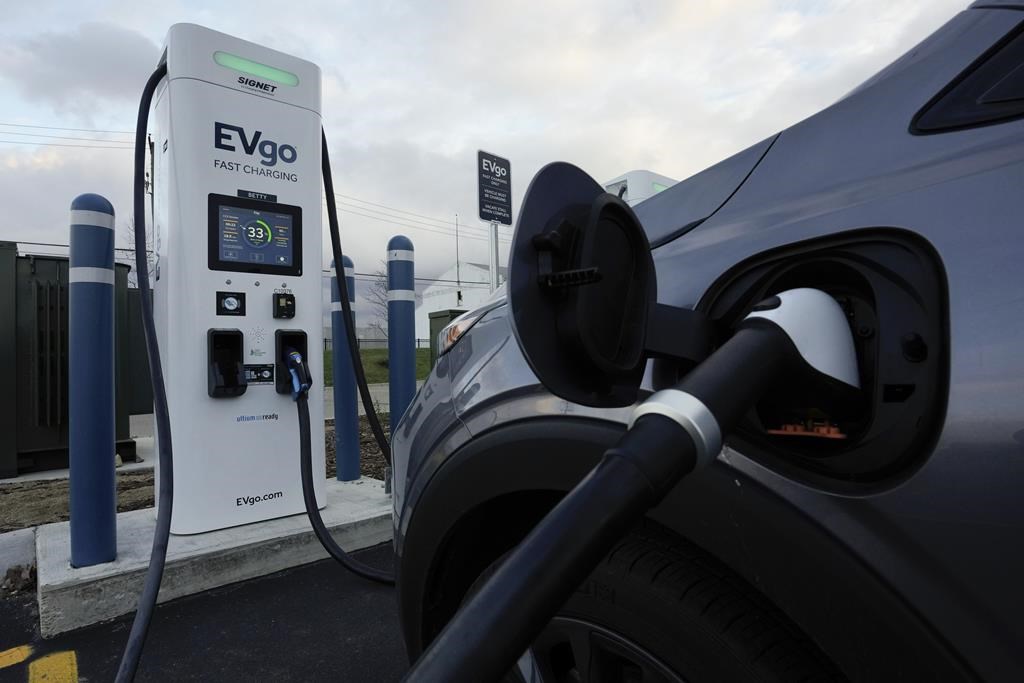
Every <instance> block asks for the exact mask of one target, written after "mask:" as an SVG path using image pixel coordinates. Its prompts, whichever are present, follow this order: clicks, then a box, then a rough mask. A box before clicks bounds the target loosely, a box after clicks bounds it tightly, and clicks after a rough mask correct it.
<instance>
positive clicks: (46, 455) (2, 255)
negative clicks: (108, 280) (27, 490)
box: [0, 243, 135, 478]
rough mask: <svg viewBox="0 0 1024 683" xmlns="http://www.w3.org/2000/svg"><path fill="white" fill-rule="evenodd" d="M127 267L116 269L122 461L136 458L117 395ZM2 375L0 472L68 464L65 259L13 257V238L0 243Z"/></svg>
mask: <svg viewBox="0 0 1024 683" xmlns="http://www.w3.org/2000/svg"><path fill="white" fill-rule="evenodd" d="M12 269H13V273H12V272H11V270H12ZM128 271H129V267H128V266H126V265H122V264H118V265H117V266H116V267H115V272H114V307H115V316H116V317H115V339H116V343H117V349H116V351H115V353H116V364H115V379H114V382H115V396H116V398H115V404H116V409H115V434H116V439H117V453H119V454H120V455H121V458H122V459H123V460H126V461H128V460H135V442H134V441H133V440H132V439H131V438H130V434H129V424H128V410H127V407H128V406H127V401H125V400H121V397H122V396H127V393H128V382H129V381H130V379H129V378H130V367H129V363H128V354H127V352H126V345H127V337H128V305H127V289H128ZM12 280H13V283H12ZM11 284H13V285H14V286H13V288H12V287H11ZM12 292H13V301H12V297H11V293H12ZM12 304H13V309H14V310H13V311H11V310H9V309H10V308H11V307H12ZM12 313H13V315H12ZM12 323H13V324H12ZM12 351H13V353H12ZM12 360H13V362H12ZM5 369H6V370H8V372H4V370H5ZM12 369H13V373H11V372H10V370H12ZM0 374H2V375H3V376H4V377H5V378H7V380H6V381H5V385H4V388H3V397H2V398H0V411H2V412H4V413H7V415H6V416H5V417H4V418H0V434H2V435H0V478H5V477H13V476H16V475H17V474H23V473H26V472H36V471H40V470H48V469H56V468H62V467H67V465H68V259H67V258H64V257H54V256H17V255H16V252H15V251H14V245H11V246H10V247H8V246H7V244H5V243H0ZM12 375H13V376H12ZM11 379H13V382H11V381H10V380H11ZM11 413H13V415H12V414H11ZM8 423H9V424H8ZM10 427H13V433H14V439H11V438H10V437H11V430H10ZM113 457H114V454H113V453H111V458H113Z"/></svg>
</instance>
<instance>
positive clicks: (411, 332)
mask: <svg viewBox="0 0 1024 683" xmlns="http://www.w3.org/2000/svg"><path fill="white" fill-rule="evenodd" d="M415 315H416V283H415V278H414V273H413V249H412V240H410V239H409V238H408V237H405V236H404V235H395V236H394V237H392V238H391V239H390V240H388V379H389V382H388V402H389V404H390V406H389V411H390V413H391V433H392V434H394V432H395V426H396V425H397V424H398V421H399V420H400V419H401V418H402V415H404V414H405V410H406V408H408V407H409V404H410V403H412V399H413V396H415V395H416V319H415Z"/></svg>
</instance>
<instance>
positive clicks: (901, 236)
mask: <svg viewBox="0 0 1024 683" xmlns="http://www.w3.org/2000/svg"><path fill="white" fill-rule="evenodd" d="M799 287H809V288H815V289H819V290H821V291H824V292H826V293H827V294H829V295H830V296H831V297H832V298H834V299H835V300H836V301H837V302H838V303H839V305H840V307H841V308H842V310H843V313H844V315H845V317H846V320H847V323H848V324H849V327H850V331H851V333H852V339H853V343H854V348H855V351H856V357H857V366H858V372H859V379H860V388H861V389H860V392H859V395H858V396H857V397H856V398H855V399H853V400H849V398H847V400H844V401H832V402H830V401H828V400H827V399H828V396H827V395H825V394H821V393H818V394H815V401H814V402H813V403H807V402H805V401H802V400H800V399H799V397H798V396H797V395H795V394H793V393H792V392H790V391H788V390H787V389H788V387H786V386H785V385H783V386H782V387H780V388H778V389H777V390H775V391H773V392H771V393H770V394H768V395H766V396H764V397H763V398H762V399H761V400H760V401H759V402H758V403H757V405H756V407H755V408H754V409H753V410H751V411H750V412H749V413H748V414H747V416H746V417H745V418H744V421H743V423H742V426H741V427H740V428H739V429H738V430H737V431H736V433H735V434H734V436H733V437H732V439H731V442H732V443H734V444H735V445H736V447H737V448H738V450H739V451H740V452H742V453H743V454H744V455H747V456H748V457H751V458H753V459H754V460H757V461H759V462H761V463H762V464H764V465H766V466H769V467H771V468H772V469H775V470H776V471H779V472H781V473H783V474H785V475H787V476H790V477H792V478H794V479H798V480H801V481H803V482H804V483H807V484H811V485H815V486H818V487H821V488H827V489H835V490H839V491H843V492H855V491H856V490H864V489H873V488H877V487H878V486H880V485H890V484H893V483H898V482H899V481H901V480H902V479H903V478H904V477H905V476H906V475H908V474H909V473H910V472H912V471H913V470H914V469H915V468H916V466H917V465H919V464H920V463H921V462H922V461H923V458H924V457H926V456H927V454H928V452H929V451H930V447H931V444H932V443H934V439H935V437H936V435H937V432H938V425H939V424H941V419H942V417H943V414H944V410H945V405H946V395H947V385H948V366H949V364H948V344H947V339H948V332H947V329H948V328H947V313H946V310H947V294H946V288H945V275H944V272H943V270H942V266H941V264H940V263H939V261H938V258H937V256H936V255H935V252H934V250H933V249H932V248H931V246H930V245H928V244H927V243H926V242H925V241H924V240H922V239H921V238H920V237H918V236H917V235H914V234H912V233H909V232H907V231H904V230H898V229H870V230H862V231H856V232H852V233H846V234H841V235H837V236H833V237H830V238H827V239H822V240H813V241H809V242H804V243H799V244H796V245H792V246H790V247H787V248H784V249H778V250H775V251H772V252H767V253H765V254H762V255H759V256H755V257H753V258H751V259H748V260H747V261H745V262H743V263H740V264H739V265H737V266H736V267H734V268H733V269H731V270H730V271H729V272H727V273H726V274H725V275H724V276H723V277H722V278H720V279H719V281H718V282H717V283H715V285H713V286H712V288H711V289H710V290H709V292H708V294H707V295H706V296H705V298H704V299H703V301H702V302H701V306H700V309H701V310H703V311H704V312H705V313H707V314H708V317H709V318H710V319H711V320H712V323H713V324H714V325H715V327H716V330H717V335H718V339H719V343H720V342H721V340H724V339H727V338H728V336H729V334H730V333H731V330H732V328H733V327H734V326H735V325H736V324H737V323H738V322H739V321H740V320H742V319H743V318H744V317H745V316H746V315H747V314H748V313H749V312H750V311H752V310H754V309H755V307H756V306H757V305H758V304H759V303H761V302H763V301H764V300H766V299H769V298H770V297H772V296H773V295H775V294H778V293H779V292H783V291H787V290H791V289H794V288H799ZM809 322H810V323H812V324H813V321H809ZM678 373H679V370H677V369H676V367H675V366H674V365H673V364H671V363H669V362H667V361H658V362H656V365H655V372H654V383H655V388H661V387H663V386H667V385H669V384H670V383H671V382H672V381H673V380H674V379H677V377H678ZM803 395H804V396H806V394H803Z"/></svg>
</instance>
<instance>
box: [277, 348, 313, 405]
mask: <svg viewBox="0 0 1024 683" xmlns="http://www.w3.org/2000/svg"><path fill="white" fill-rule="evenodd" d="M284 363H285V367H287V368H288V373H289V374H290V375H291V376H292V400H293V401H298V400H299V396H301V395H302V394H307V393H309V387H310V385H312V383H313V381H312V379H311V378H310V376H309V369H308V368H307V367H306V364H305V363H304V362H303V361H302V354H301V353H299V352H298V351H296V350H295V349H292V348H287V349H285V352H284Z"/></svg>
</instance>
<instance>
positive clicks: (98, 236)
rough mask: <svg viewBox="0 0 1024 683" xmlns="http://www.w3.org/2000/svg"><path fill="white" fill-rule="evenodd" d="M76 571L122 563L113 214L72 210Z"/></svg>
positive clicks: (82, 199)
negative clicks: (116, 429) (119, 559)
mask: <svg viewBox="0 0 1024 683" xmlns="http://www.w3.org/2000/svg"><path fill="white" fill-rule="evenodd" d="M68 281H69V288H68V289H69V294H68V317H69V323H68V420H69V432H68V444H69V450H70V467H71V474H70V486H71V505H70V507H71V566H73V567H88V566H90V565H94V564H100V563H101V562H113V561H114V559H115V558H116V557H117V519H116V513H117V490H116V481H115V480H116V474H115V472H114V455H115V449H116V446H115V443H114V207H113V206H111V205H110V202H108V201H107V200H106V199H104V198H103V197H101V196H99V195H97V194H83V195H80V196H78V197H76V198H75V200H74V201H73V202H71V262H70V269H69V272H68Z"/></svg>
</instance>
